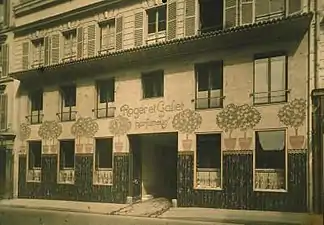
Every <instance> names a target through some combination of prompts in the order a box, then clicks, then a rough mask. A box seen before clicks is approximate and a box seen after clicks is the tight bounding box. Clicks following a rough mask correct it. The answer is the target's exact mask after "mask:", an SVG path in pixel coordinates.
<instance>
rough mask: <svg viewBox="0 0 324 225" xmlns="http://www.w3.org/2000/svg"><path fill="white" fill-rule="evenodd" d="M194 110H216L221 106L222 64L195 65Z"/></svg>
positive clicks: (219, 62) (220, 62) (218, 62)
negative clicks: (195, 89) (195, 88)
mask: <svg viewBox="0 0 324 225" xmlns="http://www.w3.org/2000/svg"><path fill="white" fill-rule="evenodd" d="M195 70H196V85H197V91H196V108H197V109H206V108H217V107H222V106H223V62H222V61H214V62H208V63H202V64H197V65H196V66H195Z"/></svg>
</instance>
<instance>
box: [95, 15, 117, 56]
mask: <svg viewBox="0 0 324 225" xmlns="http://www.w3.org/2000/svg"><path fill="white" fill-rule="evenodd" d="M103 29H107V35H106V38H104V35H103ZM112 30H113V32H111V31H112ZM99 34H100V40H99V42H100V44H99V47H100V48H99V49H100V50H99V54H102V53H107V52H109V51H113V50H115V49H116V19H115V18H111V19H108V20H105V21H101V22H100V23H99ZM109 40H113V41H112V43H110V41H109ZM104 42H106V44H103V43H104ZM103 46H105V48H104V47H103Z"/></svg>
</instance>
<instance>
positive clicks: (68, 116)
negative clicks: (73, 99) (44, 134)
mask: <svg viewBox="0 0 324 225" xmlns="http://www.w3.org/2000/svg"><path fill="white" fill-rule="evenodd" d="M76 114H77V111H73V110H70V111H67V112H59V113H57V114H56V115H57V116H58V117H59V119H60V121H61V122H66V121H75V120H76Z"/></svg>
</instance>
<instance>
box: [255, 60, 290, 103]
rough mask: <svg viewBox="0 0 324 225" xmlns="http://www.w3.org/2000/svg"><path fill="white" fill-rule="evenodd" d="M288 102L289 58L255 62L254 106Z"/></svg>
mask: <svg viewBox="0 0 324 225" xmlns="http://www.w3.org/2000/svg"><path fill="white" fill-rule="evenodd" d="M286 101H287V57H286V56H283V55H281V56H275V57H266V58H258V59H255V60H254V94H253V102H254V104H269V103H278V102H286Z"/></svg>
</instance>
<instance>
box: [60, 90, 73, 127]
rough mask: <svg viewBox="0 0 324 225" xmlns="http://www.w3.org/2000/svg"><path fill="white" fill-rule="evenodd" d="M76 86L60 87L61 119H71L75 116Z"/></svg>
mask: <svg viewBox="0 0 324 225" xmlns="http://www.w3.org/2000/svg"><path fill="white" fill-rule="evenodd" d="M75 106H76V86H75V85H69V86H63V87H61V112H60V115H59V116H60V119H61V121H62V122H63V121H73V120H75V117H76V110H75Z"/></svg>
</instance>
